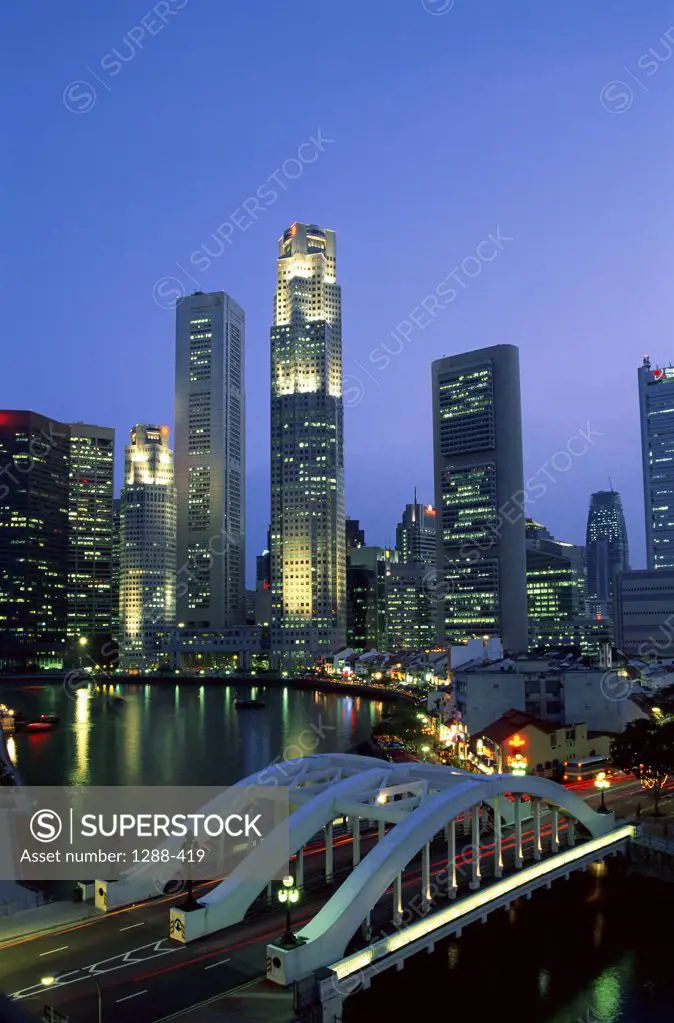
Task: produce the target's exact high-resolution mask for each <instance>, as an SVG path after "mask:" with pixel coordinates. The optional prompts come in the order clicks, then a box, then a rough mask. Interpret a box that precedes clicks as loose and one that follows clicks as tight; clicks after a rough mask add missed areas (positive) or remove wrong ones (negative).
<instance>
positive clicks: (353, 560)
mask: <svg viewBox="0 0 674 1023" xmlns="http://www.w3.org/2000/svg"><path fill="white" fill-rule="evenodd" d="M397 561H398V552H397V551H394V550H390V549H389V548H386V547H368V546H365V547H354V548H353V549H352V551H351V557H350V559H349V564H348V566H347V569H346V579H347V602H346V625H347V644H348V645H349V646H350V647H352V648H353V649H354V650H381V651H384V650H388V649H389V646H388V636H387V606H386V602H387V593H388V582H389V579H390V576H391V572H392V570H393V568H394V567H395V565H396V563H397Z"/></svg>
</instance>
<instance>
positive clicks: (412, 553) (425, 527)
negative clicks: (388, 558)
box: [396, 490, 436, 565]
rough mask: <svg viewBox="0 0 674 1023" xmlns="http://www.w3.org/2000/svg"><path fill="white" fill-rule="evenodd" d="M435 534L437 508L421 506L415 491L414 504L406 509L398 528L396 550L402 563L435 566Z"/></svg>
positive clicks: (427, 505) (429, 505)
mask: <svg viewBox="0 0 674 1023" xmlns="http://www.w3.org/2000/svg"><path fill="white" fill-rule="evenodd" d="M435 533H436V525H435V508H434V507H433V505H431V504H419V503H418V501H417V494H416V490H415V492H414V503H413V504H408V505H407V506H406V507H405V511H404V512H403V517H402V520H401V521H400V522H399V523H398V525H397V526H396V549H397V551H398V560H399V561H400V563H401V564H402V565H434V564H435V562H436V557H435V543H436V538H435Z"/></svg>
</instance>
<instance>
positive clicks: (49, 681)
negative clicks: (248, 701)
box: [0, 672, 419, 703]
mask: <svg viewBox="0 0 674 1023" xmlns="http://www.w3.org/2000/svg"><path fill="white" fill-rule="evenodd" d="M87 678H89V680H90V681H91V682H92V683H96V684H99V685H106V684H109V685H143V686H144V685H152V686H168V685H185V686H188V685H189V686H206V687H208V688H211V687H218V686H220V687H225V688H227V687H231V686H234V687H237V686H258V687H260V688H267V687H269V688H273V689H281V688H283V687H285V686H288V687H290V688H292V689H304V690H310V691H312V692H319V693H337V694H340V695H342V696H366V697H370V698H371V699H375V700H384V701H391V700H407V701H411V702H412V703H417V702H418V700H419V698H418V697H417V696H415V695H413V694H412V693H407V692H403V691H401V690H398V689H391V688H388V687H386V686H381V685H368V683H367V682H338V681H336V680H335V681H332V680H331V679H325V678H321V679H317V678H282V677H281V675H279V674H276V673H272V672H269V673H265V674H261V675H230V676H228V677H226V678H222V677H219V676H213V675H156V674H154V675H108V676H97V677H95V678H94V677H91V676H86V675H84V674H83V675H82V684H84V682H85V680H86V679H87ZM66 681H67V683H68V685H69V686H71V687H72V688H76V683H74V682H73V673H72V672H63V673H60V674H56V673H51V672H50V673H49V674H46V673H45V674H40V673H37V674H35V675H0V692H2V688H3V686H7V687H12V688H16V687H19V688H21V687H25V688H27V689H29V688H37V687H41V686H53V685H64V683H66Z"/></svg>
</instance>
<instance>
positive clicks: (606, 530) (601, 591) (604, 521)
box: [585, 490, 630, 618]
mask: <svg viewBox="0 0 674 1023" xmlns="http://www.w3.org/2000/svg"><path fill="white" fill-rule="evenodd" d="M585 546H586V550H587V591H588V602H589V608H590V612H591V613H592V614H599V615H601V616H602V617H604V618H607V617H608V618H610V617H611V615H612V611H613V606H612V605H613V577H614V575H615V573H616V572H625V571H627V570H628V569H629V567H630V565H629V561H630V558H629V548H628V545H627V527H626V525H625V516H624V514H623V505H622V501H621V499H620V494H619V493H618V492H617V491H615V490H599V491H597V493H596V494H592V497H591V498H590V510H589V512H588V515H587V533H586V543H585Z"/></svg>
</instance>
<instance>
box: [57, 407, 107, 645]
mask: <svg viewBox="0 0 674 1023" xmlns="http://www.w3.org/2000/svg"><path fill="white" fill-rule="evenodd" d="M114 461H115V431H114V430H113V429H112V428H110V427H107V426H88V425H86V424H85V423H71V424H70V487H69V490H70V494H69V537H68V562H69V564H68V639H69V641H70V642H71V643H73V642H83V643H84V642H85V641H86V643H87V644H88V646H87V650H88V653H89V655H90V656H91V657H92V659H93V660H94V661H95V662H96V663H98V662H99V660H100V654H101V648H102V647H104V646H105V645H106V643H108V642H109V640H110V638H111V636H112V617H113V606H112V600H113V595H112V500H113V477H114Z"/></svg>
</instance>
